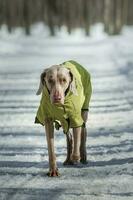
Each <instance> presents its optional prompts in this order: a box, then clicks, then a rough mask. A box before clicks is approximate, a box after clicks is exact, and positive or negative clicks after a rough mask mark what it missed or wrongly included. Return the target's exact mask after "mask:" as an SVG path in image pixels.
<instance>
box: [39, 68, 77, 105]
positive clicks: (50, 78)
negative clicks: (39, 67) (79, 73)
mask: <svg viewBox="0 0 133 200" xmlns="http://www.w3.org/2000/svg"><path fill="white" fill-rule="evenodd" d="M43 87H47V89H48V91H49V95H50V100H51V103H52V104H64V99H65V95H66V93H67V91H68V90H71V91H72V92H73V93H74V94H75V95H76V94H77V91H76V86H75V79H74V76H73V74H72V72H71V71H70V70H69V69H67V68H66V67H64V66H63V65H54V66H52V67H50V68H47V69H45V70H44V71H43V72H42V73H41V76H40V85H39V89H38V91H37V93H36V94H37V95H39V94H41V92H42V90H43Z"/></svg>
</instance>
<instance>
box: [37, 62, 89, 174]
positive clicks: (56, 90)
mask: <svg viewBox="0 0 133 200" xmlns="http://www.w3.org/2000/svg"><path fill="white" fill-rule="evenodd" d="M41 93H42V97H41V100H40V105H39V108H38V110H37V114H36V118H35V123H40V124H42V125H43V126H45V132H46V138H47V145H48V155H49V172H48V176H51V177H55V176H59V175H60V173H59V170H58V168H57V164H56V156H55V151H54V124H55V127H56V128H57V129H59V128H60V127H62V128H63V131H64V133H65V134H66V139H67V158H66V160H65V162H64V165H69V164H75V163H77V162H81V163H87V155H86V134H87V132H86V127H85V125H86V122H87V118H88V109H89V102H90V98H91V94H92V86H91V76H90V73H89V72H88V71H87V70H86V69H85V68H84V67H83V66H81V65H80V64H79V63H77V62H76V61H73V60H70V61H66V62H64V63H62V64H59V65H53V66H51V67H50V68H47V69H45V70H44V71H43V72H42V73H41V75H40V85H39V88H38V91H37V93H36V94H37V95H40V94H41ZM70 128H72V129H73V134H71V133H70V131H69V129H70Z"/></svg>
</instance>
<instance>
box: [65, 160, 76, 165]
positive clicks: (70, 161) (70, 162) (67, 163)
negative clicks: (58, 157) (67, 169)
mask: <svg viewBox="0 0 133 200" xmlns="http://www.w3.org/2000/svg"><path fill="white" fill-rule="evenodd" d="M63 165H74V163H73V161H72V160H71V159H66V160H65V161H64V162H63Z"/></svg>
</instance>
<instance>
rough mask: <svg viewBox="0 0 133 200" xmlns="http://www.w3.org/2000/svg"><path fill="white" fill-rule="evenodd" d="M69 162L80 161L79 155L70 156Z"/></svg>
mask: <svg viewBox="0 0 133 200" xmlns="http://www.w3.org/2000/svg"><path fill="white" fill-rule="evenodd" d="M71 160H72V161H73V162H79V161H80V155H74V154H72V155H71Z"/></svg>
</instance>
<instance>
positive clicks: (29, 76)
mask: <svg viewBox="0 0 133 200" xmlns="http://www.w3.org/2000/svg"><path fill="white" fill-rule="evenodd" d="M38 34H39V37H38ZM70 59H73V60H76V61H78V62H79V63H81V64H82V65H84V66H85V67H86V68H87V69H88V70H89V71H90V73H91V75H92V83H93V96H92V101H91V107H90V115H89V120H88V124H87V128H88V139H87V152H88V161H89V162H88V164H87V165H86V166H84V165H79V166H78V167H64V166H63V165H62V162H63V161H64V160H65V156H66V142H65V136H64V135H63V133H62V132H61V130H60V131H59V132H56V134H55V143H56V144H55V146H56V152H57V161H58V167H59V169H60V173H61V177H60V178H48V177H47V176H46V172H47V170H48V157H47V144H46V139H45V134H44V130H43V128H42V127H41V126H39V125H35V124H34V117H35V113H36V110H37V106H38V103H39V99H40V96H39V97H38V96H36V95H35V93H36V90H37V87H38V84H39V74H40V72H41V71H42V70H43V68H45V67H48V66H50V65H52V64H56V63H57V64H58V63H61V62H63V61H65V60H70ZM18 199H19V200H37V199H39V200H52V199H53V200H56V199H58V200H64V199H66V200H70V199H72V200H74V199H76V200H79V199H83V200H84V199H85V200H88V199H91V200H108V199H109V200H112V199H117V200H119V199H120V200H123V199H124V200H130V199H131V200H132V199H133V29H129V30H128V32H127V31H125V32H124V33H123V34H122V35H121V36H116V37H110V38H109V37H105V36H103V37H101V38H97V37H91V38H88V39H86V38H84V37H83V38H80V39H79V37H78V36H74V37H73V36H70V37H67V36H65V38H64V37H61V38H59V37H56V38H50V37H44V36H43V34H41V31H40V32H38V33H34V34H33V35H32V36H30V37H26V36H23V34H22V33H20V32H18V33H16V34H14V36H11V35H8V34H5V32H4V30H3V31H1V32H0V200H18Z"/></svg>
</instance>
